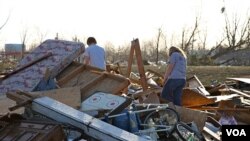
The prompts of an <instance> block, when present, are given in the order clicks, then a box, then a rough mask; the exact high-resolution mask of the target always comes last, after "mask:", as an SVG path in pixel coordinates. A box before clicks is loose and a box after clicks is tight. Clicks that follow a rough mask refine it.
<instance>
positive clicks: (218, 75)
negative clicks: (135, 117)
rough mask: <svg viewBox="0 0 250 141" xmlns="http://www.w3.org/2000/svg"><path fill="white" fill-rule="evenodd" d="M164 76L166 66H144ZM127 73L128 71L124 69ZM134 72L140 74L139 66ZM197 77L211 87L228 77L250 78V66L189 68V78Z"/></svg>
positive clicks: (133, 68)
mask: <svg viewBox="0 0 250 141" xmlns="http://www.w3.org/2000/svg"><path fill="white" fill-rule="evenodd" d="M144 69H145V71H146V70H147V69H151V70H154V71H156V72H158V73H160V74H162V75H164V73H165V70H166V66H158V67H157V66H144ZM122 71H123V72H124V71H125V72H126V70H124V69H122ZM132 71H133V72H138V69H137V66H135V65H134V66H133V67H132ZM193 75H196V76H197V77H198V78H199V80H200V81H201V83H202V84H203V85H210V84H211V82H212V81H214V80H216V81H217V82H221V83H224V82H225V81H226V78H228V77H247V78H250V66H188V67H187V78H190V77H192V76H193Z"/></svg>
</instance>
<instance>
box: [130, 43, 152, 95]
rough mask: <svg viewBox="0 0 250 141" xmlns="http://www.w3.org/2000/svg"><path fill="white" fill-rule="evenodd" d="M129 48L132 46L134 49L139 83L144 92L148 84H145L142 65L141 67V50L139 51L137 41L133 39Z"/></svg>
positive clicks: (145, 79)
mask: <svg viewBox="0 0 250 141" xmlns="http://www.w3.org/2000/svg"><path fill="white" fill-rule="evenodd" d="M131 44H132V45H131V46H134V48H135V54H136V59H137V67H138V71H139V74H140V81H141V85H142V89H143V90H144V91H145V90H147V89H148V84H147V78H146V75H145V70H144V65H143V61H142V55H141V49H140V44H139V40H138V39H135V40H133V41H132V43H131Z"/></svg>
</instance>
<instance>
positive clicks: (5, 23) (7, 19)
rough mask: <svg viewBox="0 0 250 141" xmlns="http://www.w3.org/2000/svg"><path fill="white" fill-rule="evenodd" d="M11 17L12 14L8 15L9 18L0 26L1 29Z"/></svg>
mask: <svg viewBox="0 0 250 141" xmlns="http://www.w3.org/2000/svg"><path fill="white" fill-rule="evenodd" d="M9 19H10V14H9V15H8V17H7V19H6V20H5V22H4V23H3V24H2V25H1V26H0V31H1V30H2V29H3V28H4V26H5V25H6V24H7V23H8V21H9Z"/></svg>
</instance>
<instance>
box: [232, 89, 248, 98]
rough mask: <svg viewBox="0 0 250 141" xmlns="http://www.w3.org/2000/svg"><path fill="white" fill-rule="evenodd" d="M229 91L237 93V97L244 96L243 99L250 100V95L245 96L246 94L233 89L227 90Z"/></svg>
mask: <svg viewBox="0 0 250 141" xmlns="http://www.w3.org/2000/svg"><path fill="white" fill-rule="evenodd" d="M229 90H230V91H232V92H234V93H237V94H239V95H242V96H244V97H247V98H250V95H248V94H246V93H243V92H241V91H239V90H236V89H233V88H229Z"/></svg>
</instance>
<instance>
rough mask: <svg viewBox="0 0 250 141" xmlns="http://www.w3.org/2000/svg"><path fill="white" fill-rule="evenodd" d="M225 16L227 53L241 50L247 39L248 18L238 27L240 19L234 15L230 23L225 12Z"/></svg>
mask: <svg viewBox="0 0 250 141" xmlns="http://www.w3.org/2000/svg"><path fill="white" fill-rule="evenodd" d="M224 16H225V34H226V39H227V45H228V51H230V50H237V49H241V48H242V47H243V45H245V44H246V41H247V38H249V32H248V31H249V25H250V17H248V18H247V19H246V20H245V22H244V23H243V24H242V25H241V26H240V18H239V17H238V16H237V14H235V15H234V16H233V17H232V21H230V20H229V18H228V16H227V12H226V11H225V12H224Z"/></svg>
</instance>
